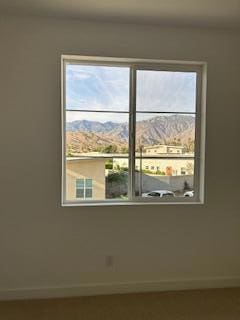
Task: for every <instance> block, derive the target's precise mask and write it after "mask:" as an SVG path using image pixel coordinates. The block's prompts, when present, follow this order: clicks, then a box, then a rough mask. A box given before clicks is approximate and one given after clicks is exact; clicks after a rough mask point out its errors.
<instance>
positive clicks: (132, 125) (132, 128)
mask: <svg viewBox="0 0 240 320" xmlns="http://www.w3.org/2000/svg"><path fill="white" fill-rule="evenodd" d="M129 93H130V97H129V98H130V99H129V100H130V104H129V108H130V110H129V175H128V176H129V179H128V195H129V199H130V200H133V199H134V198H135V132H136V69H135V68H134V67H131V69H130V90H129Z"/></svg>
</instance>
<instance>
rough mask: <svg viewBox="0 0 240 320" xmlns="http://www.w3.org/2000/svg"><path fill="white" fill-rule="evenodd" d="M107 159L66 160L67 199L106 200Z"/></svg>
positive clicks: (77, 158)
mask: <svg viewBox="0 0 240 320" xmlns="http://www.w3.org/2000/svg"><path fill="white" fill-rule="evenodd" d="M105 162H106V158H102V157H99V158H86V157H85V158H81V157H74V158H67V159H66V186H67V187H66V199H67V200H103V199H105V189H106V185H105Z"/></svg>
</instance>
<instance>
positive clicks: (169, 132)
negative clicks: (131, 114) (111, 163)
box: [136, 113, 195, 157]
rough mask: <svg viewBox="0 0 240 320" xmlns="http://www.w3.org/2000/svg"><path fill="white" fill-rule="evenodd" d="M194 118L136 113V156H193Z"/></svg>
mask: <svg viewBox="0 0 240 320" xmlns="http://www.w3.org/2000/svg"><path fill="white" fill-rule="evenodd" d="M194 148H195V116H194V115H188V114H156V113H144V114H143V113H137V115H136V152H137V154H136V156H137V155H139V154H143V155H144V156H151V157H152V156H158V155H159V154H160V155H162V154H165V155H167V154H170V155H172V156H189V155H190V156H194Z"/></svg>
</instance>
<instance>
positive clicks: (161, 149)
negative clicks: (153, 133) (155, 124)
mask: <svg viewBox="0 0 240 320" xmlns="http://www.w3.org/2000/svg"><path fill="white" fill-rule="evenodd" d="M183 149H184V147H182V146H171V145H165V144H158V145H154V146H150V147H144V152H145V153H146V155H150V154H151V155H153V154H162V153H165V154H166V153H176V154H182V153H183Z"/></svg>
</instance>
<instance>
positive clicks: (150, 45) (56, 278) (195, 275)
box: [0, 16, 240, 298]
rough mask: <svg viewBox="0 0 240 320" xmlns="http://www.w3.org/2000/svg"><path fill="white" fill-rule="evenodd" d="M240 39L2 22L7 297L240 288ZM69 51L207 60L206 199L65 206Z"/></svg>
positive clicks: (3, 282) (1, 241)
mask: <svg viewBox="0 0 240 320" xmlns="http://www.w3.org/2000/svg"><path fill="white" fill-rule="evenodd" d="M239 39H240V37H239V32H237V31H230V30H228V31H226V30H217V29H216V30H210V29H181V28H163V27H157V26H145V25H134V24H132V25H131V24H129V25H127V24H114V23H98V22H84V21H78V20H72V21H70V20H69V21H68V20H60V19H59V20H57V19H56V20H55V19H51V18H37V17H36V18H34V17H31V18H24V17H10V16H9V17H7V16H5V17H1V18H0V46H1V50H0V55H1V59H0V88H1V95H0V97H1V107H0V108H1V116H0V146H1V157H0V166H1V167H0V197H1V201H0V252H1V263H0V298H18V297H34V296H58V295H73V294H90V293H103V292H126V291H144V290H163V289H176V288H189V287H211V286H213V287H216V286H230V285H239V284H240V255H239V251H240V232H239V230H240V214H239V213H240V206H239V173H238V170H237V168H238V167H239V148H236V143H237V142H238V140H237V139H238V137H239V135H240V132H239V116H240V108H239V101H240V90H239V74H240V65H239V56H240V48H239ZM61 54H81V55H97V56H116V57H138V58H154V59H173V60H175V59H177V60H203V61H207V63H208V94H207V109H208V111H207V145H206V201H205V204H204V205H161V206H154V205H146V206H119V207H111V206H107V207H104V206H102V207H61V204H60V203H61V196H60V191H61V125H60V118H61V117H60V56H61ZM223 145H224V150H226V148H225V146H227V158H226V157H225V155H224V153H223V151H222V146H223ZM227 159H230V161H227ZM109 256H113V260H111V259H110V261H111V263H110V265H109V263H106V261H108V262H109ZM106 257H107V258H106Z"/></svg>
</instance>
